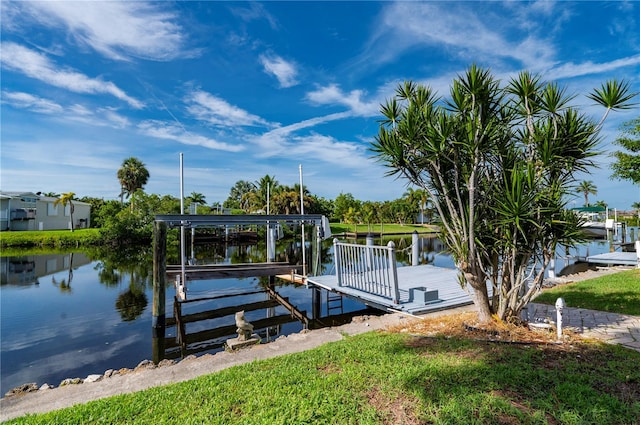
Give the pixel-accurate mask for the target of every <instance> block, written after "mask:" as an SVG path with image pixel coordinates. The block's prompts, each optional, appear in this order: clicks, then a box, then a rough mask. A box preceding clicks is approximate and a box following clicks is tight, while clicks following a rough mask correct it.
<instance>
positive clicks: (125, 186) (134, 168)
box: [117, 157, 149, 208]
mask: <svg viewBox="0 0 640 425" xmlns="http://www.w3.org/2000/svg"><path fill="white" fill-rule="evenodd" d="M117 176H118V180H119V181H120V187H121V188H122V191H121V192H120V201H122V196H123V195H126V196H127V198H129V197H130V196H131V195H133V194H134V192H135V191H136V190H138V189H142V188H143V187H144V185H145V184H147V181H148V180H149V171H147V169H146V168H145V166H144V164H143V163H142V161H140V160H139V159H138V158H135V157H130V158H127V159H125V160H124V161H122V166H121V167H120V169H119V170H118V173H117ZM132 208H133V205H132Z"/></svg>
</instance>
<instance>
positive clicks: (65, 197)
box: [53, 192, 76, 232]
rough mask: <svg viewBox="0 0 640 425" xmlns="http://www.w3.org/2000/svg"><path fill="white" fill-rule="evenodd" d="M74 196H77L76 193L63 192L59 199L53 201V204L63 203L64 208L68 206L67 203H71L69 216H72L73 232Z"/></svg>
mask: <svg viewBox="0 0 640 425" xmlns="http://www.w3.org/2000/svg"><path fill="white" fill-rule="evenodd" d="M74 196H76V194H75V193H73V192H67V193H63V194H62V195H60V197H59V198H58V199H56V200H55V201H53V205H58V204H62V206H63V207H64V208H67V204H69V216H70V219H71V231H72V232H73V210H74V206H73V197H74Z"/></svg>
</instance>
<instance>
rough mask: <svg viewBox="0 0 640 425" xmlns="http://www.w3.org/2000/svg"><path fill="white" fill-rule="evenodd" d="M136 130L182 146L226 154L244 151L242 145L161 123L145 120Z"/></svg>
mask: <svg viewBox="0 0 640 425" xmlns="http://www.w3.org/2000/svg"><path fill="white" fill-rule="evenodd" d="M138 129H139V130H140V132H142V133H143V134H144V135H146V136H151V137H156V138H158V139H165V140H173V141H176V142H179V143H182V144H184V145H192V146H202V147H205V148H208V149H215V150H221V151H227V152H240V151H242V150H244V146H242V145H232V144H229V143H224V142H219V141H217V140H213V139H210V138H208V137H204V136H201V135H198V134H192V133H190V132H188V131H186V130H185V129H184V128H183V127H181V126H178V125H176V124H170V123H167V122H163V121H156V120H147V121H143V122H141V123H140V124H139V125H138Z"/></svg>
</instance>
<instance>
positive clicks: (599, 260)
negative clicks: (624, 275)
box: [583, 251, 640, 266]
mask: <svg viewBox="0 0 640 425" xmlns="http://www.w3.org/2000/svg"><path fill="white" fill-rule="evenodd" d="M583 261H585V262H587V263H590V264H604V265H607V266H637V265H639V264H640V261H639V259H638V254H636V253H635V252H619V251H615V252H607V253H604V254H597V255H590V256H588V257H585V258H584V260H583Z"/></svg>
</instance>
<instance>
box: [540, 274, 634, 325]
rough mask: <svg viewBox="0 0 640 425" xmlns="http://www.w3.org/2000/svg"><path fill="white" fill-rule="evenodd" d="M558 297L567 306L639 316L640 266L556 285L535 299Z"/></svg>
mask: <svg viewBox="0 0 640 425" xmlns="http://www.w3.org/2000/svg"><path fill="white" fill-rule="evenodd" d="M558 297H562V298H564V301H565V303H566V305H567V306H568V307H578V308H587V309H590V310H600V311H608V312H612V313H620V314H631V315H635V316H640V269H632V270H627V271H622V272H620V273H614V274H610V275H606V276H601V277H598V278H595V279H589V280H585V281H582V282H575V283H570V284H567V285H561V286H556V287H555V288H551V289H547V290H545V291H543V292H542V294H540V295H539V296H538V297H537V298H536V299H535V300H534V302H537V303H543V304H555V302H556V300H557V299H558Z"/></svg>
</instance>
